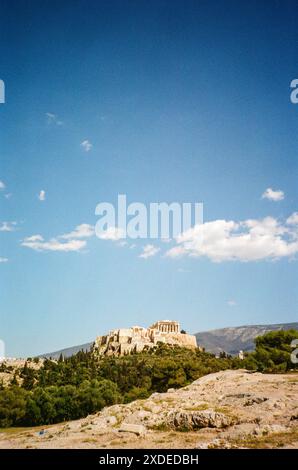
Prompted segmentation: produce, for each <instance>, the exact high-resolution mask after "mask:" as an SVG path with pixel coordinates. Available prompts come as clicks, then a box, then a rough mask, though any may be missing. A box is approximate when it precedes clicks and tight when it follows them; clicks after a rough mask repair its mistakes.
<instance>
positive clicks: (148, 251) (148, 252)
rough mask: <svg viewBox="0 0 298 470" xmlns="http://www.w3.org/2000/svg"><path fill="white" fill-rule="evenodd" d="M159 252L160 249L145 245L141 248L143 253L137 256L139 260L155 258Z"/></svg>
mask: <svg viewBox="0 0 298 470" xmlns="http://www.w3.org/2000/svg"><path fill="white" fill-rule="evenodd" d="M159 251H160V248H158V247H156V246H154V245H150V244H149V245H145V246H144V247H143V253H141V254H140V255H139V258H144V259H147V258H151V257H152V256H155V255H156V254H157V253H158V252H159Z"/></svg>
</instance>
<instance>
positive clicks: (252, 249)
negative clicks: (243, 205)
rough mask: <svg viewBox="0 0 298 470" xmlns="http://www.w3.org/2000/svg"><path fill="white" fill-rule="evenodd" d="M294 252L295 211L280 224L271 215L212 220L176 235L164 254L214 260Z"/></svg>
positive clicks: (297, 243)
mask: <svg viewBox="0 0 298 470" xmlns="http://www.w3.org/2000/svg"><path fill="white" fill-rule="evenodd" d="M297 253H298V214H297V213H294V214H292V215H291V216H290V217H289V218H288V219H287V220H286V221H285V222H284V223H281V222H279V221H278V220H277V219H275V218H273V217H265V218H264V219H260V220H255V219H249V220H245V221H243V222H235V221H233V220H229V221H226V220H214V221H211V222H205V223H204V224H198V225H196V226H195V227H193V228H191V229H190V230H187V231H186V232H184V233H182V234H181V235H180V236H179V237H177V238H176V246H174V247H173V248H171V249H170V250H168V251H167V252H166V256H169V257H171V258H176V257H180V256H191V257H207V258H209V259H210V260H211V261H214V262H222V261H242V262H248V261H257V260H266V259H267V260H270V259H271V260H276V259H279V258H285V257H293V256H295V254H297Z"/></svg>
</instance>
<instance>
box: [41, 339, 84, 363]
mask: <svg viewBox="0 0 298 470" xmlns="http://www.w3.org/2000/svg"><path fill="white" fill-rule="evenodd" d="M92 344H93V342H92V343H85V344H80V345H79V346H72V347H71V348H65V349H59V351H54V352H51V353H46V354H41V355H40V356H39V357H45V358H47V359H58V358H59V356H60V355H61V354H62V356H63V357H70V356H73V355H74V354H76V353H78V352H79V351H90V349H91V346H92Z"/></svg>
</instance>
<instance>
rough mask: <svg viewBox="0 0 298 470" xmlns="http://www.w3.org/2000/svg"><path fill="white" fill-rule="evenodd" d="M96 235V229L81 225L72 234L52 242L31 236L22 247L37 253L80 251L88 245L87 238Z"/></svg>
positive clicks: (40, 236) (66, 234)
mask: <svg viewBox="0 0 298 470" xmlns="http://www.w3.org/2000/svg"><path fill="white" fill-rule="evenodd" d="M92 235H94V227H92V225H89V224H80V225H78V226H77V227H76V228H75V229H74V230H73V231H72V232H70V233H65V234H63V235H60V236H58V237H55V238H51V239H50V240H45V239H44V238H43V236H42V235H39V234H37V235H31V236H30V237H26V238H24V240H22V242H21V245H22V246H26V247H27V248H31V249H32V250H35V251H64V252H68V251H80V250H81V249H82V248H84V247H85V246H86V244H87V242H86V240H85V239H86V238H89V237H91V236H92Z"/></svg>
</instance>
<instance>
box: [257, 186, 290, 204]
mask: <svg viewBox="0 0 298 470" xmlns="http://www.w3.org/2000/svg"><path fill="white" fill-rule="evenodd" d="M284 198H285V193H284V192H283V191H281V190H280V189H277V190H274V189H272V188H267V189H266V191H264V192H263V194H262V199H269V201H275V202H276V201H282V200H283V199H284Z"/></svg>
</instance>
